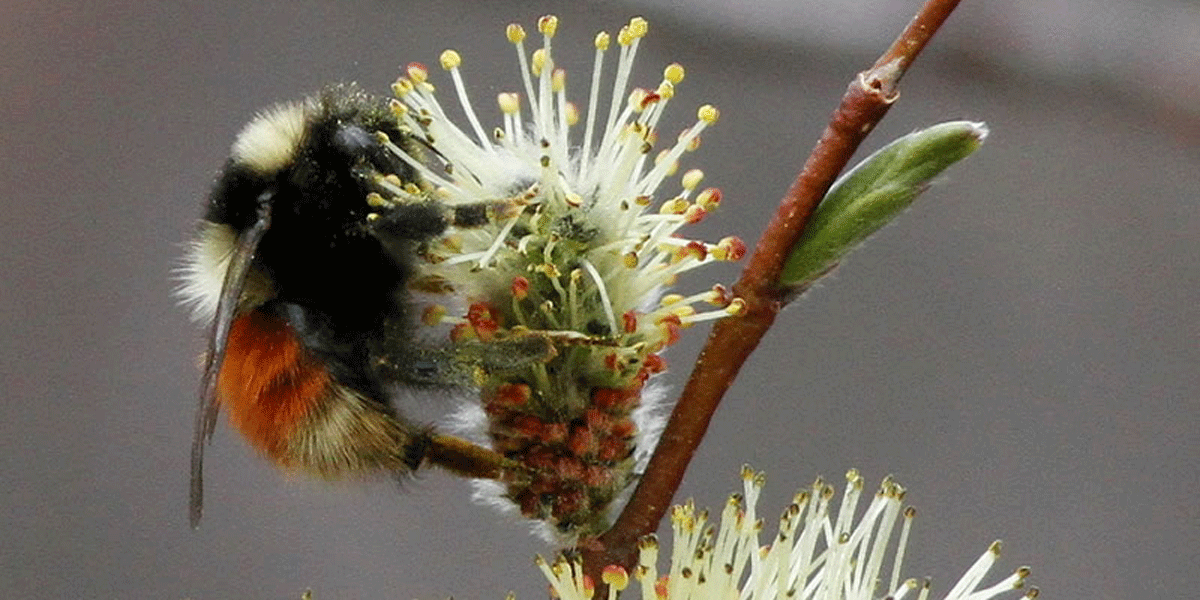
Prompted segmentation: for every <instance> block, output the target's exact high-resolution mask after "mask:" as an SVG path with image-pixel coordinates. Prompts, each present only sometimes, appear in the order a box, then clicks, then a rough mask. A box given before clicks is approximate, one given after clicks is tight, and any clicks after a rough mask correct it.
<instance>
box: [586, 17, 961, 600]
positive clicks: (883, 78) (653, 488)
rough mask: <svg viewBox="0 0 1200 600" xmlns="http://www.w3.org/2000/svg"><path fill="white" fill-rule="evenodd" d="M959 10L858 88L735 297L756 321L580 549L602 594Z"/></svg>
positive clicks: (902, 42)
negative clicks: (801, 243)
mask: <svg viewBox="0 0 1200 600" xmlns="http://www.w3.org/2000/svg"><path fill="white" fill-rule="evenodd" d="M958 2H959V0H928V1H927V2H926V4H925V6H924V7H922V9H921V11H920V12H919V13H918V14H917V16H916V17H914V18H913V20H912V22H911V23H909V25H908V27H907V28H906V29H905V30H904V32H903V33H902V34H901V35H900V36H899V37H898V38H897V39H896V41H895V42H893V43H892V46H891V47H890V48H888V50H887V51H886V52H884V54H883V55H882V56H880V58H879V60H878V61H876V63H875V65H874V66H872V67H871V69H869V70H867V71H864V72H862V73H859V74H858V76H857V77H856V78H855V80H854V82H852V83H851V84H850V88H849V89H848V90H847V91H846V94H845V96H843V97H842V101H841V104H840V105H839V106H838V107H837V109H836V110H835V111H834V112H833V116H832V117H831V118H830V120H829V125H827V126H826V128H825V131H824V133H822V134H821V138H820V140H819V141H818V142H817V145H816V147H815V148H813V150H812V153H811V154H810V155H809V157H808V160H807V161H806V162H805V163H804V168H803V169H802V170H801V171H800V174H799V175H797V177H796V180H795V181H794V182H793V183H792V186H791V189H789V190H788V192H787V195H786V196H784V198H783V200H782V201H781V202H780V205H779V208H778V210H777V211H776V213H775V216H774V218H773V219H772V220H771V222H770V224H769V225H768V226H767V229H766V231H765V232H764V233H763V235H762V237H761V238H759V241H758V246H757V247H756V248H755V251H754V255H753V256H751V257H750V260H749V263H748V264H747V265H746V269H745V271H744V272H743V273H742V277H741V279H740V280H739V281H738V282H737V284H735V285H734V293H735V294H737V295H738V296H739V297H741V298H742V299H743V300H745V301H746V306H747V312H746V314H745V315H743V316H741V317H739V318H730V319H724V320H722V321H720V322H718V323H717V325H716V326H715V327H713V330H712V333H710V334H709V337H708V341H707V342H706V344H705V347H704V350H703V351H701V353H700V358H699V359H698V360H697V361H696V365H695V368H694V370H693V371H692V375H691V378H690V379H689V380H688V382H687V385H686V386H685V387H684V389H683V393H682V395H681V396H680V400H679V403H678V404H676V406H675V410H674V411H673V412H672V413H671V417H670V419H669V420H668V421H667V425H666V428H665V430H664V431H663V435H662V439H661V440H660V441H659V443H658V447H657V448H656V449H655V452H654V455H653V456H652V457H651V458H650V463H649V465H648V466H647V468H646V473H645V474H644V475H643V476H642V479H641V481H640V482H639V484H638V486H637V488H636V489H635V490H634V492H633V495H632V497H631V498H630V500H629V503H628V504H627V505H626V506H625V509H624V511H622V512H621V515H620V516H619V517H617V520H616V522H615V523H614V524H613V526H612V528H611V529H610V530H609V531H608V532H607V533H605V534H603V535H601V536H600V537H599V538H598V539H594V540H583V541H581V542H580V548H579V550H580V551H581V552H582V554H583V559H584V565H585V568H586V569H587V572H588V574H590V575H591V576H592V578H593V580H594V581H595V582H597V584H599V582H600V578H599V576H598V575H599V572H600V569H601V568H602V567H603V566H604V565H610V564H616V565H623V566H625V567H627V568H628V567H630V566H632V565H633V564H634V561H635V560H636V552H637V540H638V539H639V538H641V537H642V536H644V535H646V534H648V533H652V532H654V531H655V530H657V529H658V524H659V522H660V521H661V520H662V518H663V515H664V514H666V510H667V507H668V506H669V505H670V503H671V500H672V498H673V497H674V495H675V491H676V490H677V489H678V488H679V484H680V482H681V481H682V480H683V473H684V471H685V470H686V468H687V465H688V463H689V462H690V461H691V458H692V455H693V454H694V453H695V451H696V448H697V447H698V446H699V445H700V441H701V440H702V439H703V438H704V433H705V431H707V430H708V423H709V421H710V420H711V419H712V415H713V413H714V412H716V410H717V405H718V404H719V403H720V401H721V398H722V397H723V396H724V395H725V391H726V390H728V389H729V386H731V385H732V384H733V380H734V378H735V377H736V376H737V374H738V371H739V370H741V367H742V365H743V364H744V363H745V362H746V359H747V358H748V357H749V356H750V353H751V352H753V351H754V349H755V348H756V347H757V346H758V343H759V341H760V340H761V339H762V336H763V335H764V334H766V332H767V330H768V329H769V328H770V327H771V324H772V323H774V321H775V316H776V315H777V314H778V313H779V309H780V308H781V307H782V299H781V298H780V295H779V293H778V290H777V286H776V282H777V281H778V279H779V274H780V271H781V269H782V268H783V263H784V261H785V260H786V259H787V255H788V253H789V251H790V250H791V248H792V247H793V246H794V245H795V244H796V240H797V239H799V237H800V234H801V233H802V232H803V231H804V226H805V225H806V224H807V223H808V220H809V219H810V218H811V217H812V213H813V211H814V210H815V209H816V207H817V204H818V203H819V202H820V201H821V198H823V197H824V195H825V193H826V192H827V191H828V190H829V187H830V186H831V185H832V184H833V182H834V180H835V179H836V178H837V176H838V174H839V173H841V171H842V170H843V169H844V168H845V167H846V164H847V162H849V160H850V157H851V155H853V154H854V151H855V150H856V149H857V148H858V145H859V144H860V143H861V142H862V141H863V139H864V138H866V136H867V134H868V133H870V131H871V130H872V129H874V127H875V125H876V124H877V123H879V121H880V120H881V119H882V118H883V116H884V115H885V114H886V113H887V111H888V108H889V107H890V106H891V104H892V102H893V101H894V100H895V99H896V85H897V83H898V82H899V81H900V78H901V77H902V76H903V75H904V72H905V71H906V70H907V69H908V67H909V65H911V64H912V61H913V60H914V59H915V58H916V56H917V54H919V53H920V51H921V49H923V48H924V47H925V45H926V44H927V43H928V42H929V39H930V38H931V37H932V36H933V34H934V33H935V32H936V31H937V29H938V28H939V27H940V26H941V25H942V23H943V22H944V21H945V20H946V18H947V17H948V16H949V15H950V12H951V11H953V10H954V7H955V6H957V5H958ZM600 597H603V596H600Z"/></svg>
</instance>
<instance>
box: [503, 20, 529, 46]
mask: <svg viewBox="0 0 1200 600" xmlns="http://www.w3.org/2000/svg"><path fill="white" fill-rule="evenodd" d="M504 34H505V35H506V36H508V41H510V42H512V43H514V44H519V43H521V42H523V41H525V28H524V27H521V26H520V25H518V24H516V23H509V25H508V27H507V28H505V29H504Z"/></svg>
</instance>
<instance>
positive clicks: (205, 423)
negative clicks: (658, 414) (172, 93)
mask: <svg viewBox="0 0 1200 600" xmlns="http://www.w3.org/2000/svg"><path fill="white" fill-rule="evenodd" d="M389 140H390V141H391V143H395V144H397V145H398V146H400V147H402V148H405V149H406V150H410V151H412V152H411V153H412V154H419V152H417V150H419V144H418V142H417V141H416V139H415V138H414V136H413V135H412V134H410V133H409V132H407V131H405V130H403V129H402V128H401V126H400V125H399V124H398V122H397V119H396V117H395V116H394V115H393V113H392V111H391V110H390V107H389V105H388V102H387V101H386V100H385V99H382V98H377V97H374V96H371V95H369V94H366V93H364V92H363V91H361V90H360V89H358V88H356V87H354V86H336V87H331V88H328V89H326V90H324V91H323V92H321V93H320V94H317V95H315V96H312V97H308V98H305V99H303V100H300V101H297V102H291V103H286V104H280V105H277V106H274V107H272V108H269V109H267V110H265V111H263V112H261V113H260V114H259V115H258V116H256V117H255V118H254V119H253V120H251V121H250V122H249V124H247V125H246V126H245V128H244V129H242V131H241V133H239V134H238V136H237V138H236V140H235V141H234V143H233V147H232V152H231V155H230V158H229V159H228V161H227V162H226V163H225V165H224V168H223V169H222V170H221V172H220V175H219V176H218V178H217V180H216V183H215V185H214V187H213V189H212V192H211V194H210V196H209V198H208V202H207V207H206V209H205V212H204V215H203V218H202V220H201V221H200V223H199V225H198V227H197V230H196V233H195V236H194V238H193V240H192V241H191V243H190V244H189V245H188V249H187V252H186V256H185V258H184V264H183V268H182V269H181V272H182V276H181V279H182V284H181V286H180V294H181V296H182V297H183V298H184V299H185V301H187V302H188V303H190V304H192V305H193V307H194V308H195V311H196V314H197V316H198V317H199V318H200V319H202V320H206V321H208V322H209V323H210V325H209V330H208V350H207V353H206V354H205V357H204V367H203V376H202V384H201V391H200V394H199V405H198V407H197V411H196V418H195V431H194V437H193V440H192V458H191V506H190V513H189V514H190V520H191V524H192V526H193V527H196V526H198V524H199V521H200V517H201V514H202V509H203V504H202V502H203V460H204V448H205V445H206V444H207V443H208V442H209V441H210V440H211V437H212V434H213V430H214V428H215V427H216V422H217V416H218V412H219V411H220V410H222V409H224V410H225V412H226V413H228V415H229V420H230V422H231V424H232V425H233V427H234V428H235V429H237V430H238V431H239V432H240V433H241V434H242V435H243V436H244V437H245V438H246V439H247V441H249V442H250V444H251V445H253V446H254V447H255V448H257V449H258V450H260V451H261V452H262V453H263V454H264V455H265V456H266V457H268V458H269V459H270V460H271V461H272V462H274V463H275V464H276V465H277V466H279V467H281V468H284V469H287V470H293V471H301V472H306V473H309V474H313V475H316V476H318V477H322V478H342V477H352V476H364V475H366V476H369V475H372V474H406V473H410V472H412V471H413V470H415V469H417V468H419V467H421V466H423V465H427V464H430V465H437V466H440V467H443V468H446V469H448V470H450V471H453V472H455V473H458V474H461V475H464V476H468V477H484V478H491V479H500V480H509V479H511V478H512V477H515V476H517V475H516V474H517V473H518V472H519V471H520V469H519V467H517V466H515V465H514V464H512V463H511V462H510V461H508V460H507V459H505V458H504V457H503V456H501V455H499V454H497V453H495V452H493V451H491V450H488V449H486V448H483V447H481V446H477V445H474V444H471V443H469V442H467V441H465V440H462V439H459V438H456V437H452V436H448V435H442V434H439V433H437V432H435V431H434V430H433V429H432V428H430V427H428V426H423V425H418V424H414V423H412V422H410V421H409V420H407V419H406V418H405V417H404V416H403V415H402V414H401V412H400V411H399V410H398V409H397V407H396V406H394V403H393V402H392V400H391V398H392V396H393V392H394V391H395V387H396V386H409V387H415V388H418V389H423V388H431V387H433V388H437V387H447V386H453V385H455V381H456V380H457V379H456V378H457V375H456V372H457V371H459V370H460V369H459V367H460V366H461V365H458V364H456V359H455V357H454V354H453V352H451V351H448V350H446V349H444V348H441V347H438V346H437V345H436V344H430V343H428V342H421V341H418V340H417V336H416V335H415V326H414V319H413V316H414V315H413V314H412V313H413V304H412V301H411V300H412V299H411V294H410V292H409V291H408V289H407V285H408V284H409V283H410V282H411V280H412V279H413V277H414V274H415V272H416V271H415V270H416V261H417V252H419V251H420V249H421V247H422V245H423V244H426V243H428V242H430V241H431V240H433V239H435V238H437V237H438V236H440V235H442V234H443V233H444V232H445V231H446V230H447V229H449V228H451V227H474V226H480V225H483V224H484V223H487V222H488V221H489V214H492V212H491V211H492V209H493V208H494V207H495V204H496V203H494V202H481V203H478V204H465V205H457V206H453V207H451V206H448V205H446V204H444V203H440V202H437V201H435V200H432V199H425V200H422V201H407V202H395V203H390V204H388V206H386V207H384V208H380V207H378V206H372V205H371V204H369V203H368V194H370V193H371V192H373V191H378V189H377V187H378V182H379V177H380V176H381V175H382V174H395V175H397V176H398V177H399V178H400V179H401V180H403V181H406V182H417V181H418V175H417V173H416V171H415V169H414V167H413V166H411V165H410V164H408V163H406V162H405V161H404V160H403V159H402V158H401V157H400V155H399V154H397V153H396V152H393V151H390V150H389V148H388V141H389Z"/></svg>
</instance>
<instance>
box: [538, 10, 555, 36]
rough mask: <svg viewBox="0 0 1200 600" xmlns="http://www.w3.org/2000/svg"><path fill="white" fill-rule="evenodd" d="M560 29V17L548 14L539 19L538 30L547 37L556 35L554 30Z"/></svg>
mask: <svg viewBox="0 0 1200 600" xmlns="http://www.w3.org/2000/svg"><path fill="white" fill-rule="evenodd" d="M557 30H558V17H556V16H554V15H546V16H544V17H542V18H540V19H538V31H540V32H542V35H544V36H546V37H554V32H555V31H557Z"/></svg>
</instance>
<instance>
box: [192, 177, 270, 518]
mask: <svg viewBox="0 0 1200 600" xmlns="http://www.w3.org/2000/svg"><path fill="white" fill-rule="evenodd" d="M270 226H271V192H269V191H268V192H264V193H263V194H262V195H261V196H259V198H258V214H257V220H256V221H255V222H254V224H253V225H251V226H250V227H249V228H248V229H246V230H245V231H243V232H242V233H241V235H239V236H238V239H237V244H236V246H235V247H234V250H233V256H232V257H231V259H230V261H229V269H228V270H227V271H225V280H224V282H223V283H222V285H221V297H220V299H219V300H218V302H217V312H216V315H215V316H214V317H213V322H212V328H211V330H210V331H209V336H208V352H207V353H205V359H204V376H203V379H202V380H201V382H200V399H199V402H198V404H197V406H196V420H195V429H194V430H193V432H192V483H191V500H190V503H189V506H188V519H189V521H190V522H191V525H192V528H193V529H195V528H197V527H199V526H200V517H201V516H202V515H203V513H204V446H205V445H206V444H207V443H208V441H209V440H211V439H212V434H213V430H214V429H216V426H217V413H218V408H219V407H218V404H217V376H218V375H219V374H220V372H221V364H222V363H223V362H224V361H225V346H226V344H227V343H228V342H229V329H230V327H231V326H232V325H233V319H234V317H235V316H237V310H238V300H239V299H240V298H241V295H242V290H243V288H244V287H245V285H246V275H247V273H249V272H250V263H251V261H253V260H254V253H255V252H256V251H257V250H258V244H259V242H261V241H262V237H263V234H265V233H266V232H267V229H269V228H270Z"/></svg>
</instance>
